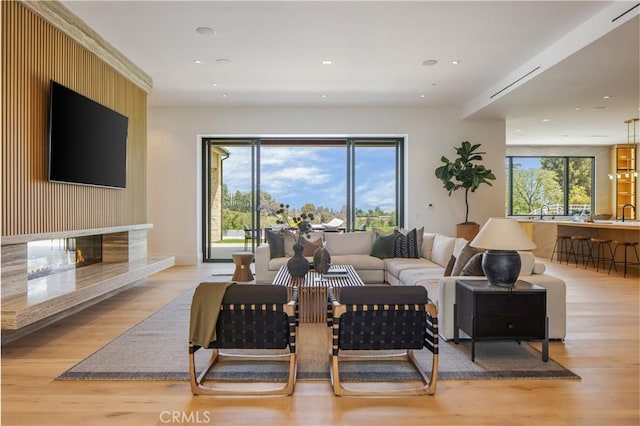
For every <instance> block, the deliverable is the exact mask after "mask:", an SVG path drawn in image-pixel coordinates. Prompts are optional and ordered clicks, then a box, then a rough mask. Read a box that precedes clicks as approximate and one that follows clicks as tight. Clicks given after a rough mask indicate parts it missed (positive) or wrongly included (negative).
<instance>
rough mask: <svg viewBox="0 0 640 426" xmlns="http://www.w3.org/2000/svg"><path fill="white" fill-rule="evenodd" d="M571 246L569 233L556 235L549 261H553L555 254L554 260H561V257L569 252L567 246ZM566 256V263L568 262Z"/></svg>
mask: <svg viewBox="0 0 640 426" xmlns="http://www.w3.org/2000/svg"><path fill="white" fill-rule="evenodd" d="M570 247H571V236H570V235H558V236H557V237H556V243H555V244H554V245H553V251H552V252H551V261H552V262H553V255H554V254H555V255H556V261H558V262H562V257H563V256H565V257H566V256H567V255H568V254H569V248H570ZM568 262H569V261H568V258H567V263H568Z"/></svg>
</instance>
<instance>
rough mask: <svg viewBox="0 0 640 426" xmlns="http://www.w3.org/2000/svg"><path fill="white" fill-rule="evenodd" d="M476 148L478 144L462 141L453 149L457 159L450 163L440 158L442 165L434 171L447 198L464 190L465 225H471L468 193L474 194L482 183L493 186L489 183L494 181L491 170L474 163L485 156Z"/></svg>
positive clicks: (443, 157) (494, 177) (446, 159)
mask: <svg viewBox="0 0 640 426" xmlns="http://www.w3.org/2000/svg"><path fill="white" fill-rule="evenodd" d="M478 148H480V144H475V145H471V143H469V142H468V141H464V142H462V144H461V145H460V146H459V147H457V148H456V147H454V149H455V150H456V154H457V155H458V157H457V158H456V159H455V160H454V161H451V160H449V159H448V158H447V157H445V156H442V158H441V159H440V161H442V162H443V163H444V164H443V165H442V166H440V167H438V168H437V169H436V177H437V178H438V179H440V180H441V181H442V182H443V183H444V189H446V190H447V191H449V196H451V194H452V193H453V192H454V191H457V190H458V189H464V203H465V205H466V213H465V216H464V223H465V224H468V223H473V222H469V191H471V192H475V191H476V189H478V187H480V185H482V184H483V183H486V184H487V185H489V186H493V185H492V184H491V182H489V181H490V180H495V179H496V176H495V175H494V174H493V172H492V171H491V169H487V168H486V167H485V166H483V165H482V164H478V163H476V162H477V161H482V154H486V152H479V151H477V150H478Z"/></svg>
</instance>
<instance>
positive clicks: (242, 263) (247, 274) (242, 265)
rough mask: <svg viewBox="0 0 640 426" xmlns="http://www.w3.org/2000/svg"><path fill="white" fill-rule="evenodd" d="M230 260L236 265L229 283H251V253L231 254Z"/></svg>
mask: <svg viewBox="0 0 640 426" xmlns="http://www.w3.org/2000/svg"><path fill="white" fill-rule="evenodd" d="M231 258H232V259H233V263H234V264H235V265H236V270H235V271H234V272H233V277H231V281H252V280H253V274H252V273H251V262H252V261H253V253H251V252H250V251H243V252H237V253H232V254H231Z"/></svg>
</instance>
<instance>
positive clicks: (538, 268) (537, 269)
mask: <svg viewBox="0 0 640 426" xmlns="http://www.w3.org/2000/svg"><path fill="white" fill-rule="evenodd" d="M546 269H547V268H546V267H545V266H544V263H534V264H533V273H534V274H536V275H542V274H544V271H545V270H546Z"/></svg>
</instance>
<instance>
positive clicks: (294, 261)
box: [287, 243, 309, 278]
mask: <svg viewBox="0 0 640 426" xmlns="http://www.w3.org/2000/svg"><path fill="white" fill-rule="evenodd" d="M303 249H304V247H303V245H302V244H300V243H295V244H294V245H293V256H292V257H291V259H289V261H288V262H287V270H288V271H289V275H291V277H292V278H302V277H304V276H305V275H307V272H309V261H308V260H307V259H306V258H305V257H304V256H303V255H302V250H303Z"/></svg>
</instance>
